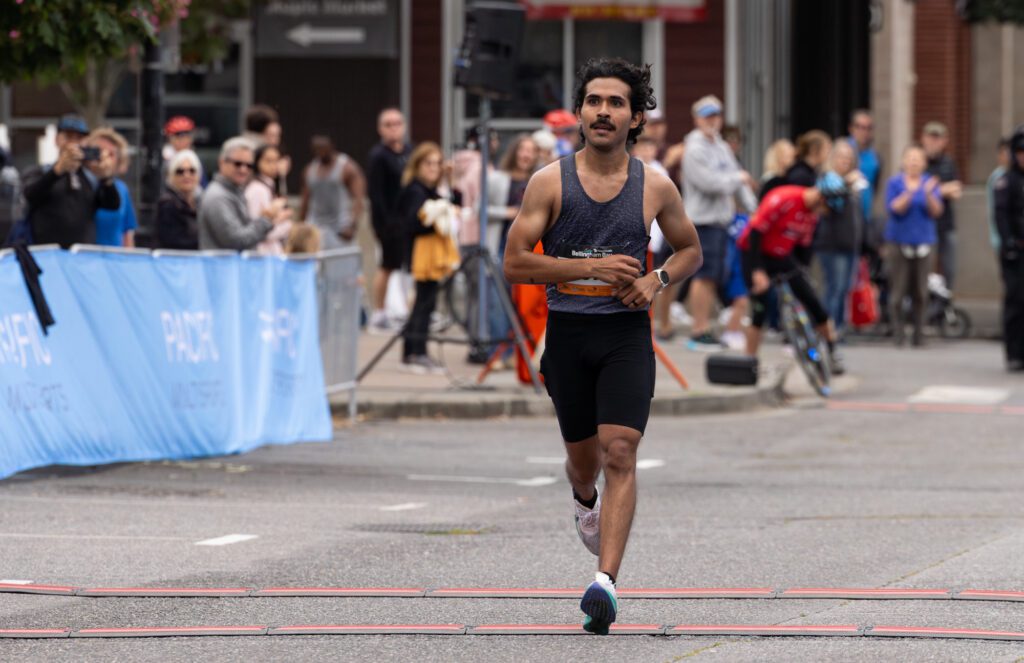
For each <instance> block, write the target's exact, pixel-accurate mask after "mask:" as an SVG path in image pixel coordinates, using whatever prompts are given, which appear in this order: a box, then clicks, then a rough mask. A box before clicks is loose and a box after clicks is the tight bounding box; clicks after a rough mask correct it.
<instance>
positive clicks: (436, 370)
mask: <svg viewBox="0 0 1024 663" xmlns="http://www.w3.org/2000/svg"><path fill="white" fill-rule="evenodd" d="M419 361H420V365H421V366H423V368H424V369H426V372H427V374H428V375H447V373H448V371H446V370H445V369H444V366H442V365H441V364H440V363H438V362H437V361H435V360H434V359H433V358H432V357H428V356H427V355H421V356H420V358H419Z"/></svg>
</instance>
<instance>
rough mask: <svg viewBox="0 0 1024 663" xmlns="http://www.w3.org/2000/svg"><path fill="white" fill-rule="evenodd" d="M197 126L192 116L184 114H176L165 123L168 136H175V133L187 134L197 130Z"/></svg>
mask: <svg viewBox="0 0 1024 663" xmlns="http://www.w3.org/2000/svg"><path fill="white" fill-rule="evenodd" d="M195 128H196V123H195V122H193V121H192V118H190V117H185V116H184V115H175V116H174V117H172V118H171V119H169V120H167V124H165V125H164V133H165V134H167V135H168V136H173V135H174V134H185V133H189V132H190V131H195Z"/></svg>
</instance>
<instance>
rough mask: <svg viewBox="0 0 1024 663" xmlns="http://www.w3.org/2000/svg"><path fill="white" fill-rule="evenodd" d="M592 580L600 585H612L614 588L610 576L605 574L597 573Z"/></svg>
mask: <svg viewBox="0 0 1024 663" xmlns="http://www.w3.org/2000/svg"><path fill="white" fill-rule="evenodd" d="M594 579H595V580H597V581H598V582H599V583H601V584H602V585H612V586H613V587H614V586H615V583H614V582H612V579H611V576H609V575H608V574H607V573H602V572H600V571H598V572H597V574H596V575H595V576H594Z"/></svg>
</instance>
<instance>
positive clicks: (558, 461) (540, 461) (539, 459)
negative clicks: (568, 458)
mask: <svg viewBox="0 0 1024 663" xmlns="http://www.w3.org/2000/svg"><path fill="white" fill-rule="evenodd" d="M526 462H527V463H533V464H534V465H564V464H565V456H562V457H557V456H527V457H526Z"/></svg>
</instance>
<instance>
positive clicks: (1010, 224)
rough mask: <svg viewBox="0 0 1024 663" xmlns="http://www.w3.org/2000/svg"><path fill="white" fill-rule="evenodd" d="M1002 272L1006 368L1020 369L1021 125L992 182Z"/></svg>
mask: <svg viewBox="0 0 1024 663" xmlns="http://www.w3.org/2000/svg"><path fill="white" fill-rule="evenodd" d="M993 188H994V192H995V220H996V229H997V230H998V231H999V261H1000V263H1001V265H1000V266H1001V267H1002V275H1003V286H1004V291H1003V344H1004V347H1005V351H1006V370H1008V371H1010V372H1013V373H1018V372H1022V371H1024V124H1021V125H1019V126H1018V127H1017V129H1016V130H1015V131H1014V132H1013V136H1012V137H1011V138H1010V163H1009V167H1008V168H1007V169H1006V172H1005V173H1003V175H1002V176H1001V177H999V178H998V179H997V180H996V181H995V184H994V187H993Z"/></svg>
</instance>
